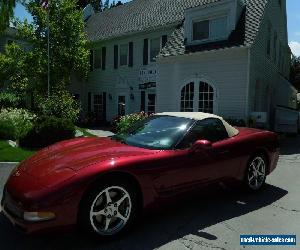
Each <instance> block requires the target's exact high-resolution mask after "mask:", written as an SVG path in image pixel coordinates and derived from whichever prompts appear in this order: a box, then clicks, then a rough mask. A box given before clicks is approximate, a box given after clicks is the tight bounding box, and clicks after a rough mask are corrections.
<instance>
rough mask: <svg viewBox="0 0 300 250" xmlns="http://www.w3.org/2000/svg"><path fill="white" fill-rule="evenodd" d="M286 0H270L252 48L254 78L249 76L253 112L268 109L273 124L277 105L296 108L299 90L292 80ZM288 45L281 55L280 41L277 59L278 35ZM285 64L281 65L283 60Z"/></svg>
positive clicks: (250, 109) (250, 106) (251, 75)
mask: <svg viewBox="0 0 300 250" xmlns="http://www.w3.org/2000/svg"><path fill="white" fill-rule="evenodd" d="M286 19H287V18H286V1H285V0H283V1H282V8H280V6H279V1H269V2H268V5H267V7H266V11H265V15H264V17H263V20H262V22H261V25H260V29H259V32H258V35H257V37H256V40H255V42H254V44H253V45H252V47H251V50H250V65H251V66H250V79H249V84H250V85H249V104H248V110H249V113H251V112H252V111H259V112H267V115H268V119H269V123H273V122H274V113H275V112H274V111H275V107H276V105H282V106H287V107H291V108H296V102H293V99H295V97H296V93H297V92H296V90H295V89H294V88H293V87H292V86H291V84H290V83H289V81H288V78H289V73H290V58H291V52H290V49H289V47H288V38H287V20H286ZM269 23H270V24H271V27H272V29H271V30H272V31H271V53H270V57H269V56H267V44H268V25H269ZM275 32H276V34H277V41H280V43H281V45H282V46H284V51H283V52H282V54H281V57H280V58H279V50H278V42H277V56H276V57H277V60H276V62H275V60H274V35H275ZM279 60H283V62H284V65H283V67H281V65H280V63H279V62H280V61H279Z"/></svg>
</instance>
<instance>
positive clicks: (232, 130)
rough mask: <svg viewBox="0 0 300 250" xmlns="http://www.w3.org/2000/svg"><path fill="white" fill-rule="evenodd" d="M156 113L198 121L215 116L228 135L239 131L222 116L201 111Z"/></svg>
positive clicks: (231, 135) (234, 134)
mask: <svg viewBox="0 0 300 250" xmlns="http://www.w3.org/2000/svg"><path fill="white" fill-rule="evenodd" d="M156 115H167V116H176V117H182V118H188V119H193V120H199V121H200V120H204V119H208V118H217V119H219V120H221V121H222V123H223V124H224V127H225V128H226V130H227V133H228V136H229V137H233V136H236V135H237V134H238V133H239V131H238V130H237V129H236V128H234V127H232V126H231V125H229V124H228V122H226V121H225V120H224V119H223V118H222V117H220V116H217V115H213V114H208V113H202V112H163V113H158V114H156Z"/></svg>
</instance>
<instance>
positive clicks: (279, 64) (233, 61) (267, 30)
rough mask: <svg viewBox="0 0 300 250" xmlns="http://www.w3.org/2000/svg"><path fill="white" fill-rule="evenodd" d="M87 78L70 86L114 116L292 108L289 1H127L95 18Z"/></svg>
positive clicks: (89, 104) (238, 114) (86, 102)
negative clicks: (288, 27)
mask: <svg viewBox="0 0 300 250" xmlns="http://www.w3.org/2000/svg"><path fill="white" fill-rule="evenodd" d="M86 33H87V36H88V39H89V42H90V44H91V52H92V53H91V72H90V74H89V77H88V79H87V80H86V81H85V80H80V79H74V80H73V83H72V85H71V86H70V89H71V91H72V93H74V94H76V95H77V97H79V98H80V100H81V101H82V105H83V109H84V111H85V112H89V111H91V112H95V113H96V114H97V115H98V117H99V118H101V119H103V120H107V121H111V120H112V119H113V118H114V117H116V116H118V115H124V114H129V113H132V112H137V111H141V110H142V111H146V112H163V111H204V112H211V113H215V114H218V115H221V116H223V117H225V118H235V119H244V120H245V121H248V119H249V117H250V116H251V114H252V113H253V112H265V114H266V115H267V120H268V123H269V124H272V123H273V121H274V113H275V107H276V106H277V105H281V106H285V107H289V108H295V107H296V103H297V101H296V94H297V91H296V89H294V88H293V87H292V86H291V84H290V83H289V81H288V80H287V79H288V77H289V71H290V58H291V52H290V48H289V46H288V39H287V16H286V1H285V0H244V1H243V0H176V1H174V0H133V1H131V2H129V3H127V4H124V5H122V6H119V7H116V8H112V9H110V10H107V11H104V12H101V13H96V14H93V15H92V16H91V17H90V18H89V19H88V20H87V22H86Z"/></svg>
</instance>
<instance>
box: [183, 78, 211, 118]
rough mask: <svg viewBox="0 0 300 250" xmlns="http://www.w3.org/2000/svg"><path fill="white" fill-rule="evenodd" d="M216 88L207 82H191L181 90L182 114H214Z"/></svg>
mask: <svg viewBox="0 0 300 250" xmlns="http://www.w3.org/2000/svg"><path fill="white" fill-rule="evenodd" d="M214 98H215V92H214V88H213V87H212V86H211V85H209V84H208V83H206V82H203V81H199V82H190V83H188V84H187V85H185V86H184V87H183V88H182V89H181V100H180V111H181V112H194V111H195V112H205V113H214V101H215V99H214Z"/></svg>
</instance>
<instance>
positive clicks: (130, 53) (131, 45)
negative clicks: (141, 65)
mask: <svg viewBox="0 0 300 250" xmlns="http://www.w3.org/2000/svg"><path fill="white" fill-rule="evenodd" d="M128 66H129V67H132V66H133V42H130V43H129V62H128Z"/></svg>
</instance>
